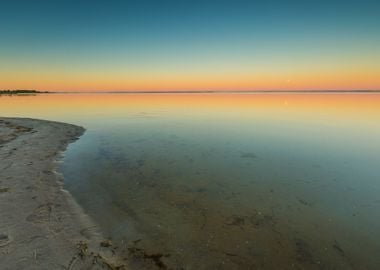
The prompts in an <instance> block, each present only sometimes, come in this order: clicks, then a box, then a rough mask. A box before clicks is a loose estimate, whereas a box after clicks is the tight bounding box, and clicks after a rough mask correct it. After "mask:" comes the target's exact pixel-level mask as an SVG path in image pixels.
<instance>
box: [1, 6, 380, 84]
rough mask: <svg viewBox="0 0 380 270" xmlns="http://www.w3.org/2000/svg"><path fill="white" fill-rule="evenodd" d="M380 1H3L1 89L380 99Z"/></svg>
mask: <svg viewBox="0 0 380 270" xmlns="http://www.w3.org/2000/svg"><path fill="white" fill-rule="evenodd" d="M379 12H380V1H368V0H367V1H366V0H364V1H338V0H335V1H334V0H330V1H324V0H322V1H285V0H283V1H270V0H269V1H253V0H252V1H241V0H234V1H232V0H231V1H223V0H219V1H205V0H203V1H198V0H193V1H181V0H176V1H174V0H173V1H165V0H160V1H158V0H138V1H137V0H136V1H128V0H126V1H96V0H93V1H81V0H76V1H53V0H50V1H42V0H34V1H29V0H28V1H18V0H12V1H11V0H9V1H6V0H4V1H1V2H0V89H39V90H52V91H59V90H68V91H76V90H78V91H103V90H108V91H116V90H269V89H270V90H298V89H304V90H314V89H315V90H322V89H323V90H337V89H348V90H350V89H372V90H373V89H376V90H377V89H380V30H379V29H380V16H379Z"/></svg>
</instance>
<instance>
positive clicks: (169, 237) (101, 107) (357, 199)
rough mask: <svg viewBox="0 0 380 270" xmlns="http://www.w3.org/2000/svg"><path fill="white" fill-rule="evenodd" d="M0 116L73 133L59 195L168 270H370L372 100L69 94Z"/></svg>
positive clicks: (31, 100) (13, 107)
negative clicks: (65, 125) (161, 256)
mask: <svg viewBox="0 0 380 270" xmlns="http://www.w3.org/2000/svg"><path fill="white" fill-rule="evenodd" d="M0 105H1V106H0V108H1V109H0V112H1V114H2V115H5V116H25V117H37V118H44V119H51V120H58V121H65V122H71V123H74V124H79V125H83V126H85V127H86V128H87V132H86V134H85V135H84V136H83V137H82V138H81V139H80V140H79V141H77V142H76V143H75V144H73V145H71V146H70V147H69V149H68V151H67V153H66V156H65V160H64V161H65V162H64V165H63V168H62V169H63V172H64V173H65V176H66V186H67V188H68V189H69V190H70V191H71V192H72V193H73V194H74V196H75V197H76V199H77V200H78V202H79V203H80V204H81V205H82V206H83V207H84V209H85V210H86V211H87V212H88V213H89V214H90V215H92V216H93V217H94V219H95V220H96V221H98V222H99V223H100V225H101V226H102V228H103V229H104V230H105V231H106V232H107V234H109V235H112V236H113V237H114V238H121V237H126V239H127V240H129V241H132V240H136V239H137V238H139V239H142V241H141V243H140V244H139V245H141V248H143V249H145V250H147V252H151V253H155V252H166V253H170V254H171V256H170V257H169V258H166V259H165V260H166V262H165V263H166V264H167V265H168V266H170V267H172V268H175V267H180V266H183V267H185V269H192V268H191V267H196V268H197V269H202V267H203V269H215V267H221V269H250V267H253V266H255V267H264V268H267V269H276V266H278V265H280V264H281V265H292V264H294V265H296V266H297V267H301V268H302V267H303V268H305V267H306V268H308V269H314V268H315V269H319V268H320V267H325V268H326V267H327V268H329V267H330V268H331V267H336V268H341V269H342V268H345V269H350V268H354V269H356V268H359V269H360V268H366V267H368V268H370V269H371V268H373V267H374V266H375V265H378V264H379V263H380V262H379V261H378V259H376V256H377V255H376V254H377V253H378V252H379V250H380V246H379V244H378V241H376V239H379V237H380V230H379V229H378V228H379V227H380V214H379V213H380V211H379V208H380V200H379V196H378V194H379V191H380V182H379V175H380V169H379V168H378V164H380V162H379V161H380V157H379V155H378V153H379V152H380V151H379V150H380V141H379V140H378V138H379V135H380V123H379V122H378V119H379V117H380V95H286V94H284V95H231V94H228V95H227V94H226V95H222V94H220V95H185V94H183V95H120V94H115V95H81V94H76V95H42V96H33V97H1V98H0ZM226 254H227V255H226ZM231 254H233V255H231ZM255 254H256V255H255ZM257 254H259V255H257ZM273 256H274V257H275V259H270V258H273ZM221 261H223V262H224V264H223V265H220V262H221ZM289 268H291V267H289Z"/></svg>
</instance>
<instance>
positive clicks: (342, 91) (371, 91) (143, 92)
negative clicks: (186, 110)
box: [48, 90, 380, 94]
mask: <svg viewBox="0 0 380 270" xmlns="http://www.w3.org/2000/svg"><path fill="white" fill-rule="evenodd" d="M48 93H49V94H265V93H268V94H271V93H275V94H281V93H283V94H287V93H294V94H298V93H299V94H302V93H308V94H329V93H332V94H339V93H380V90H252V91H234V90H231V91H227V90H226V91H218V90H215V91H214V90H202V91H78V92H74V91H54V92H48Z"/></svg>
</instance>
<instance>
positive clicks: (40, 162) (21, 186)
mask: <svg viewBox="0 0 380 270" xmlns="http://www.w3.org/2000/svg"><path fill="white" fill-rule="evenodd" d="M83 132H84V128H82V127H78V126H74V125H70V124H64V123H57V122H50V121H42V120H33V119H18V118H0V212H1V217H0V266H1V269H83V268H84V267H86V264H87V267H88V266H89V265H91V267H90V268H86V269H98V268H99V269H100V268H102V269H107V268H109V269H112V263H111V262H109V260H106V259H105V257H107V254H106V253H104V252H103V251H101V247H100V245H99V241H101V239H102V238H101V236H100V234H98V233H97V229H96V226H94V224H93V223H92V222H91V221H90V219H89V218H88V217H87V216H86V215H84V214H83V212H82V210H81V208H80V207H78V205H77V204H76V203H75V201H74V200H73V199H72V197H71V196H70V194H69V193H67V192H66V191H64V190H63V188H62V180H63V179H62V176H61V175H60V174H58V173H56V168H57V164H58V159H59V157H60V155H61V153H62V151H64V150H65V149H66V147H67V145H68V144H69V143H70V142H73V141H75V140H77V139H78V137H79V136H81V135H82V134H83ZM90 251H91V252H90ZM99 252H100V253H102V256H101V255H100V254H99ZM104 254H105V255H104ZM94 256H97V257H96V260H94ZM104 256H105V257H104ZM86 258H87V260H86ZM106 265H108V267H106V268H103V267H104V266H106Z"/></svg>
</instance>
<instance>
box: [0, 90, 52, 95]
mask: <svg viewBox="0 0 380 270" xmlns="http://www.w3.org/2000/svg"><path fill="white" fill-rule="evenodd" d="M46 93H50V92H48V91H37V90H23V89H17V90H0V95H33V94H46Z"/></svg>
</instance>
